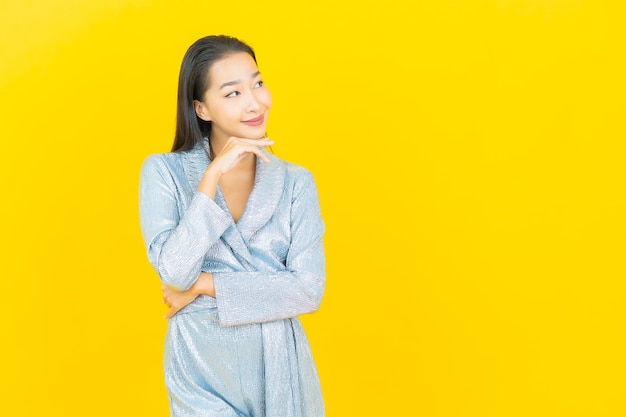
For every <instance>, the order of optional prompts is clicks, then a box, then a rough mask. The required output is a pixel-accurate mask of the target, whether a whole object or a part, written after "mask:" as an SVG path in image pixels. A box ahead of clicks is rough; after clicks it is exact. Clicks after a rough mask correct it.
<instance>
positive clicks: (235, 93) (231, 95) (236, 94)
mask: <svg viewBox="0 0 626 417" xmlns="http://www.w3.org/2000/svg"><path fill="white" fill-rule="evenodd" d="M238 95H239V91H233V92H232V93H230V94H228V95H226V97H237V96H238Z"/></svg>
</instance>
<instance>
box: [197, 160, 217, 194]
mask: <svg viewBox="0 0 626 417" xmlns="http://www.w3.org/2000/svg"><path fill="white" fill-rule="evenodd" d="M221 176H222V174H221V173H220V172H219V171H218V169H217V168H215V165H209V167H208V168H207V170H206V171H205V172H204V175H203V176H202V179H201V180H200V184H198V191H199V192H201V193H204V194H206V195H207V196H209V198H210V199H211V200H215V193H216V192H217V184H218V183H219V180H220V177H221Z"/></svg>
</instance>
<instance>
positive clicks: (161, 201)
mask: <svg viewBox="0 0 626 417" xmlns="http://www.w3.org/2000/svg"><path fill="white" fill-rule="evenodd" d="M180 169H181V170H182V166H181V167H180ZM180 175H183V178H184V174H183V173H182V171H181V173H180ZM179 203H180V202H179V201H178V192H177V186H176V182H175V181H174V178H173V174H172V172H171V171H170V167H169V166H168V165H167V164H166V163H165V157H164V156H163V155H153V156H150V157H149V158H148V159H146V161H145V162H144V164H143V167H142V170H141V180H140V187H139V212H140V222H141V230H142V234H143V239H144V242H145V245H146V248H147V251H148V259H149V261H150V263H151V264H152V266H153V267H154V269H155V270H156V271H157V272H158V274H159V276H160V278H161V281H162V282H163V283H164V284H166V285H168V286H171V287H172V288H175V289H179V290H186V289H189V288H190V287H191V286H192V285H193V284H194V282H196V280H197V279H198V277H199V276H200V273H201V272H202V271H201V268H202V264H203V260H204V257H205V255H206V253H207V251H208V250H209V248H210V247H211V246H212V245H213V244H214V243H215V242H217V241H218V239H219V238H220V236H221V235H222V234H223V233H224V231H226V229H228V227H230V225H231V223H232V220H231V217H230V216H229V215H228V214H227V213H225V212H224V211H223V210H222V209H221V208H220V207H219V206H217V204H215V202H214V201H213V200H212V199H211V197H209V196H208V195H207V194H205V193H204V192H200V191H196V192H194V194H193V197H192V199H191V201H190V203H189V205H188V207H187V208H186V209H185V211H184V213H183V214H182V216H181V215H180V213H179Z"/></svg>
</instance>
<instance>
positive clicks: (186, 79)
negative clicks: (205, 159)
mask: <svg viewBox="0 0 626 417" xmlns="http://www.w3.org/2000/svg"><path fill="white" fill-rule="evenodd" d="M237 52H245V53H248V54H250V56H251V57H252V59H254V62H256V56H255V55H254V50H253V49H252V48H251V47H250V46H249V45H248V44H246V43H245V42H242V41H241V40H239V39H237V38H233V37H232V36H226V35H213V36H206V37H204V38H201V39H198V40H197V41H196V42H194V43H193V44H192V45H191V46H190V47H189V49H188V50H187V53H185V56H184V58H183V62H182V64H181V66H180V75H179V76H178V102H177V105H176V135H175V136H174V145H173V146H172V152H177V151H186V150H189V149H192V148H193V147H194V146H196V144H198V143H200V142H202V140H203V138H205V137H208V136H209V135H210V133H211V122H207V121H204V120H202V119H200V118H199V117H198V116H197V115H196V111H195V109H194V105H193V101H194V100H202V99H203V96H204V93H205V92H206V91H207V89H208V88H209V69H210V68H211V66H212V65H213V64H214V63H215V62H217V61H219V60H220V59H222V58H225V57H226V56H228V55H231V54H233V53H237Z"/></svg>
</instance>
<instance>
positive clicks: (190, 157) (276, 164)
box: [181, 139, 286, 240]
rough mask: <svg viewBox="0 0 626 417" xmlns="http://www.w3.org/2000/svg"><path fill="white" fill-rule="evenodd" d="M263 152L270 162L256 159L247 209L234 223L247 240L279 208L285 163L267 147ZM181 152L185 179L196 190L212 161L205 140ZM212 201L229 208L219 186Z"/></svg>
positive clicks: (225, 208)
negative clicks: (252, 185)
mask: <svg viewBox="0 0 626 417" xmlns="http://www.w3.org/2000/svg"><path fill="white" fill-rule="evenodd" d="M262 151H263V152H264V153H265V155H267V157H268V159H269V160H270V163H265V162H263V161H262V160H261V159H260V158H257V161H256V174H255V179H254V187H253V189H252V192H251V193H250V197H249V198H248V203H247V204H246V209H245V210H244V213H243V215H242V216H241V218H240V219H239V221H238V222H237V228H238V229H239V230H240V231H241V232H242V235H243V237H244V238H245V239H246V240H247V239H248V238H249V237H250V236H251V235H252V234H253V233H254V232H256V231H257V230H259V229H260V228H261V227H263V226H264V225H265V224H266V223H267V222H268V221H269V220H270V218H271V217H272V215H273V214H274V212H275V211H276V208H277V207H278V204H279V202H280V198H281V196H282V194H283V190H284V187H285V175H286V167H285V163H284V162H283V161H282V160H280V159H279V158H277V157H276V156H274V155H272V154H270V153H268V152H267V150H266V149H262ZM181 155H182V161H183V168H184V171H185V175H186V177H187V181H188V182H189V185H190V187H191V189H192V190H194V191H195V190H196V189H197V188H198V184H199V183H200V180H201V179H202V176H203V175H204V172H205V171H206V168H207V167H208V166H209V164H210V163H211V160H210V158H209V147H208V141H207V140H206V139H205V140H204V141H203V142H202V143H199V144H197V145H196V146H195V147H194V148H193V149H191V150H189V151H185V152H182V153H181ZM215 202H216V203H217V204H218V205H219V206H220V208H221V209H222V210H224V211H225V212H227V213H228V207H227V206H226V202H225V201H224V197H223V195H222V192H221V190H220V188H219V186H218V189H217V193H216V195H215Z"/></svg>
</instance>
